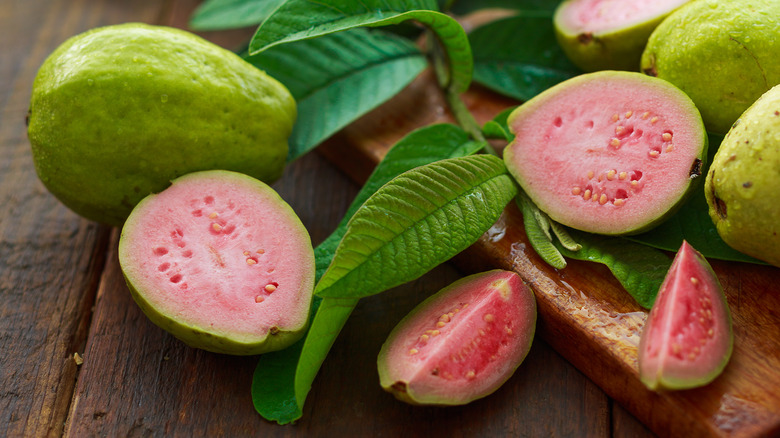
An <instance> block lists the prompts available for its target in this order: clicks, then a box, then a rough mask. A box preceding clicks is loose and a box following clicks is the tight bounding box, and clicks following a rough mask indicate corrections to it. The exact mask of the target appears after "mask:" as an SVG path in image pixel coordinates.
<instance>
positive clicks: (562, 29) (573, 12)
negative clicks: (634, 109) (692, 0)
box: [553, 0, 688, 72]
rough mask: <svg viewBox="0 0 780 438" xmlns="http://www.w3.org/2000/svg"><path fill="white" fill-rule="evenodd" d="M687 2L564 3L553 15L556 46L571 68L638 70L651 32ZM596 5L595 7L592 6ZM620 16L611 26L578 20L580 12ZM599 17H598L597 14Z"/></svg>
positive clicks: (587, 0)
mask: <svg viewBox="0 0 780 438" xmlns="http://www.w3.org/2000/svg"><path fill="white" fill-rule="evenodd" d="M687 1H688V0H674V1H670V2H668V3H669V4H659V2H630V1H627V0H616V1H600V2H598V1H597V2H594V1H593V0H567V1H564V2H563V3H561V4H560V5H558V7H557V9H556V10H555V14H554V16H553V23H554V25H555V35H556V38H557V39H558V44H559V45H560V46H561V48H562V49H563V51H564V53H566V56H568V58H569V60H571V61H572V63H573V64H574V65H576V66H577V67H579V68H580V69H582V70H584V71H586V72H594V71H598V70H628V71H638V70H639V60H640V58H641V57H642V52H643V51H644V48H645V45H646V44H647V40H648V38H650V34H652V32H653V30H655V28H656V27H657V26H658V25H659V24H660V23H661V22H662V21H663V20H664V19H665V18H666V17H667V16H668V15H669V14H670V13H671V12H672V11H673V10H675V9H676V8H678V7H680V6H681V5H682V4H683V3H685V2H687ZM594 3H596V4H594ZM596 9H598V10H599V12H601V11H603V13H604V14H618V13H622V14H623V15H624V16H622V17H615V18H614V19H613V20H612V23H607V24H605V25H599V27H598V28H596V27H595V26H596V25H594V24H593V23H590V22H586V20H585V19H580V18H579V17H577V15H579V14H580V13H582V12H585V11H587V12H590V13H594V12H595V10H596ZM599 15H600V14H599Z"/></svg>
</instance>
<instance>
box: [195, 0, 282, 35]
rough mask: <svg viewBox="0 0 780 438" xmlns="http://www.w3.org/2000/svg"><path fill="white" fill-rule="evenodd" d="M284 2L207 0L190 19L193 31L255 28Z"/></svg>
mask: <svg viewBox="0 0 780 438" xmlns="http://www.w3.org/2000/svg"><path fill="white" fill-rule="evenodd" d="M284 2H285V0H207V1H205V2H203V3H201V4H200V5H199V6H198V8H197V9H195V12H193V14H192V17H190V23H189V24H190V27H191V28H192V29H193V30H223V29H237V28H240V27H248V26H256V25H258V24H260V23H262V22H263V20H265V19H266V17H268V16H269V15H271V13H272V12H273V11H274V10H275V9H276V8H278V7H279V6H280V5H281V4H282V3H284Z"/></svg>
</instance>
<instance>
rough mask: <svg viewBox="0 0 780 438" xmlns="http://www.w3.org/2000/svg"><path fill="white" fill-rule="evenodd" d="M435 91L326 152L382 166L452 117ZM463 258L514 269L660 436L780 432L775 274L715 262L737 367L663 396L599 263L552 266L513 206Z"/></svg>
mask: <svg viewBox="0 0 780 438" xmlns="http://www.w3.org/2000/svg"><path fill="white" fill-rule="evenodd" d="M434 88H435V83H434V82H433V81H432V77H431V76H430V74H423V75H421V77H420V78H418V79H417V80H416V81H415V83H413V84H412V85H411V86H410V87H409V88H408V89H407V90H405V91H404V94H403V95H400V96H397V97H395V98H394V99H392V100H391V101H389V102H388V103H386V104H385V105H383V106H382V107H380V108H378V109H377V110H375V111H373V112H372V113H370V114H368V115H366V116H365V117H363V118H362V119H361V120H359V121H358V122H356V123H354V124H352V125H351V126H349V127H348V128H347V129H345V130H344V132H341V133H339V134H338V135H337V136H336V137H335V138H334V139H332V140H331V141H330V142H328V143H327V144H326V145H325V148H324V150H325V153H326V154H327V155H328V157H329V158H330V159H332V160H333V161H334V162H336V163H338V164H339V165H340V166H341V167H342V168H344V169H345V171H347V172H350V171H351V170H350V169H353V168H354V167H355V166H356V163H362V162H363V161H372V160H377V159H381V157H382V156H383V154H384V153H385V152H386V151H387V148H388V147H389V145H392V144H393V143H394V142H395V141H396V140H397V139H398V137H397V135H398V133H402V132H409V131H411V130H412V129H415V128H417V127H419V126H420V125H421V124H427V123H431V122H434V121H436V122H438V121H447V120H450V119H449V116H448V113H447V111H446V109H445V108H444V105H443V103H442V100H441V98H438V99H437V98H436V97H435V95H436V91H434ZM464 99H465V100H466V101H467V102H468V104H469V107H470V109H471V110H472V112H473V113H474V114H475V117H476V118H477V119H478V121H480V122H481V123H484V122H485V121H487V120H489V119H490V118H492V116H493V115H495V114H496V113H498V112H499V111H500V110H502V109H504V108H506V107H507V106H509V105H514V104H516V103H508V101H507V99H505V98H502V97H499V96H496V95H495V94H492V93H490V92H489V91H487V90H484V89H481V88H479V87H476V86H475V87H473V88H472V90H470V91H469V92H468V93H466V94H465V95H464ZM421 115H422V116H421ZM388 126H389V127H388ZM345 150H346V151H350V150H351V151H353V152H355V153H357V155H359V156H358V157H355V156H354V155H355V154H354V153H353V154H351V155H348V154H347V153H345V152H344V151H345ZM346 157H349V158H348V159H347V158H346ZM361 166H362V164H361ZM353 176H354V177H355V178H361V177H362V175H359V174H354V173H353ZM456 260H457V261H458V263H459V266H461V267H463V268H464V270H484V269H490V268H496V267H500V268H504V269H512V270H515V271H517V272H518V273H519V274H520V275H521V276H522V277H523V279H524V280H525V281H526V282H527V283H528V284H529V285H531V286H532V287H533V288H534V290H535V291H536V293H537V299H538V303H539V313H540V316H541V324H540V325H541V334H542V336H543V337H544V339H545V340H546V341H547V342H549V343H550V345H552V346H553V347H554V348H555V349H556V350H557V351H558V352H560V353H561V354H562V355H563V356H564V357H565V358H566V359H568V360H569V361H570V362H572V363H573V364H574V365H575V366H577V368H579V369H580V370H581V371H582V372H583V373H585V374H586V375H587V376H589V377H590V378H591V379H593V380H594V381H595V382H596V383H597V384H598V385H599V386H600V387H601V388H602V389H603V390H604V391H605V392H606V393H607V394H609V395H610V396H611V397H614V398H615V400H617V401H618V402H620V403H621V404H622V405H623V406H624V407H625V408H627V409H628V410H629V411H630V412H632V413H633V414H635V415H636V416H637V417H639V418H640V419H641V420H642V421H643V422H645V423H646V424H647V425H648V426H649V427H650V428H651V429H653V430H654V431H655V432H656V433H658V434H659V435H661V436H667V435H689V436H711V435H720V436H758V435H774V434H780V372H778V370H779V369H780V283H779V282H778V280H780V270H778V268H775V267H770V266H759V265H750V264H743V263H725V262H719V261H715V262H713V263H712V264H713V268H714V269H715V271H716V273H717V275H718V278H719V279H720V281H721V283H722V285H723V287H724V290H725V293H726V296H727V299H728V303H729V306H730V307H731V311H732V316H733V319H734V324H735V339H736V340H735V344H736V345H735V351H734V354H733V357H732V359H731V361H730V364H729V365H728V367H727V368H726V370H725V372H724V373H723V375H722V376H721V377H720V378H718V379H717V380H716V381H715V382H713V383H712V384H710V385H708V386H706V387H704V388H699V389H695V390H688V391H679V392H658V393H656V392H652V391H649V390H647V389H646V388H645V387H644V386H643V385H642V384H641V382H640V381H639V379H638V371H637V361H636V352H637V347H638V340H639V335H640V333H641V330H642V327H643V325H644V320H645V318H646V312H644V311H643V310H642V309H641V308H640V307H639V306H638V305H636V303H635V302H634V301H633V299H632V298H631V297H630V296H629V295H628V294H627V293H626V292H625V291H624V290H623V289H622V287H621V286H620V285H619V284H618V283H617V281H616V280H615V279H614V278H613V277H612V275H611V274H610V273H609V271H608V270H607V269H606V268H605V267H603V266H601V265H597V264H594V263H590V262H580V261H570V262H569V266H568V267H566V268H565V269H563V270H555V269H554V268H552V267H550V266H549V265H546V264H545V263H544V262H543V261H542V260H541V259H539V257H538V256H537V255H536V254H535V253H534V252H533V250H531V248H530V244H529V243H528V239H527V237H526V236H525V233H524V231H523V226H522V216H521V214H520V213H519V211H518V210H517V208H516V207H515V206H514V205H510V206H509V207H507V209H506V211H505V213H504V215H503V216H502V217H501V218H500V219H499V221H498V223H497V224H496V225H495V226H494V228H493V229H492V230H491V231H490V232H489V233H487V234H486V235H485V236H483V237H482V238H481V239H480V241H479V242H477V243H476V244H475V245H473V247H472V248H470V249H469V250H468V251H467V252H466V253H464V254H462V255H461V256H459V257H458V258H457V259H456Z"/></svg>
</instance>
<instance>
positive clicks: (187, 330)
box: [119, 170, 314, 355]
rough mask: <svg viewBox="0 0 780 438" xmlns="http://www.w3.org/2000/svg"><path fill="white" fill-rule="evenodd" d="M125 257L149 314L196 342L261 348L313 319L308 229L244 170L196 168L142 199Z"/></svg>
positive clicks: (248, 350)
mask: <svg viewBox="0 0 780 438" xmlns="http://www.w3.org/2000/svg"><path fill="white" fill-rule="evenodd" d="M119 263H120V266H121V268H122V272H123V273H124V276H125V279H126V281H127V285H128V286H129V289H130V292H131V293H132V295H133V298H134V299H135V301H136V302H137V303H138V305H139V306H140V308H141V310H143V312H144V313H145V314H146V315H147V316H148V317H149V319H150V320H151V321H152V322H154V323H155V324H157V325H158V326H160V327H161V328H163V329H165V330H166V331H168V332H170V333H171V334H172V335H174V336H176V337H177V338H179V339H181V340H182V341H184V342H185V343H187V344H188V345H190V346H192V347H196V348H201V349H204V350H208V351H212V352H216V353H226V354H235V355H251V354H260V353H265V352H268V351H274V350H279V349H282V348H285V347H287V346H289V345H290V344H292V343H293V342H295V341H296V340H297V339H299V338H300V337H301V336H302V334H303V331H304V329H305V327H306V325H307V321H308V315H309V306H310V303H311V299H312V293H313V289H314V251H313V249H312V245H311V241H310V238H309V234H308V232H307V231H306V229H305V228H304V226H303V224H302V223H301V222H300V220H299V218H298V216H297V215H296V214H295V212H294V211H293V210H292V209H291V208H290V206H289V205H287V203H285V202H284V201H283V200H282V199H281V198H280V197H279V195H278V194H277V193H276V192H275V191H274V190H273V189H271V188H270V187H269V186H268V185H266V184H265V183H263V182H261V181H259V180H256V179H254V178H251V177H249V176H246V175H243V174H240V173H236V172H228V171H221V170H213V171H203V172H195V173H191V174H188V175H185V176H182V177H180V178H177V179H176V180H174V181H173V183H172V184H171V186H170V187H169V188H167V189H165V190H164V191H162V192H160V193H159V194H153V195H149V196H147V197H146V198H144V199H143V200H142V201H141V202H140V203H139V204H138V205H137V206H136V207H135V208H134V209H133V211H132V212H131V214H130V216H129V217H128V219H127V221H126V222H125V224H124V227H123V228H122V235H121V238H120V241H119Z"/></svg>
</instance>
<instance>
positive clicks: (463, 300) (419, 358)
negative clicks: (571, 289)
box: [377, 270, 536, 405]
mask: <svg viewBox="0 0 780 438" xmlns="http://www.w3.org/2000/svg"><path fill="white" fill-rule="evenodd" d="M535 329H536V301H535V298H534V295H533V292H531V290H530V289H529V288H528V286H526V285H525V283H523V281H522V280H521V279H520V276H518V275H517V274H516V273H514V272H511V271H503V270H493V271H488V272H483V273H479V274H474V275H471V276H468V277H465V278H462V279H460V280H458V281H456V282H454V283H452V284H451V285H449V286H447V287H446V288H444V289H442V290H440V291H439V292H437V293H436V294H434V295H432V296H431V297H429V298H428V299H426V300H425V301H423V302H422V303H421V304H419V305H418V306H417V307H415V308H414V310H412V312H411V313H409V315H407V316H406V317H405V318H404V319H403V320H401V322H400V323H398V325H397V326H396V327H395V328H394V329H393V331H392V332H391V333H390V335H389V336H388V339H387V341H385V343H384V345H382V349H381V350H380V352H379V358H378V360H377V364H378V369H379V380H380V384H381V385H382V387H383V388H384V389H385V390H387V391H389V392H391V393H393V395H395V397H396V398H398V399H399V400H402V401H404V402H407V403H410V404H420V405H462V404H466V403H469V402H471V401H473V400H476V399H478V398H482V397H485V396H487V395H489V394H491V393H493V392H494V391H495V390H496V389H498V388H499V387H500V386H501V385H502V384H503V383H504V382H505V381H506V380H507V379H509V377H511V375H512V374H513V373H514V371H515V369H517V367H518V366H519V365H520V363H521V362H522V361H523V359H524V358H525V356H526V355H527V354H528V351H529V349H530V348H531V342H532V341H533V335H534V331H535Z"/></svg>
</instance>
